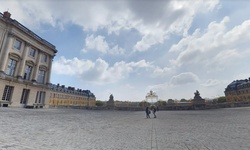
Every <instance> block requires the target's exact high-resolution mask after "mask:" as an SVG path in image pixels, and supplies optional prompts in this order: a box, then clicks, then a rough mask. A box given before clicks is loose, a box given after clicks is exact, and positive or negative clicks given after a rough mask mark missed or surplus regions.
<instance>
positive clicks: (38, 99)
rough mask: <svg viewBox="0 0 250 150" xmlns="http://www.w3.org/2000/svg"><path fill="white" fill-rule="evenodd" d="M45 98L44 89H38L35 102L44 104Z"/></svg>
mask: <svg viewBox="0 0 250 150" xmlns="http://www.w3.org/2000/svg"><path fill="white" fill-rule="evenodd" d="M44 100H45V92H43V91H37V93H36V101H35V103H37V104H44Z"/></svg>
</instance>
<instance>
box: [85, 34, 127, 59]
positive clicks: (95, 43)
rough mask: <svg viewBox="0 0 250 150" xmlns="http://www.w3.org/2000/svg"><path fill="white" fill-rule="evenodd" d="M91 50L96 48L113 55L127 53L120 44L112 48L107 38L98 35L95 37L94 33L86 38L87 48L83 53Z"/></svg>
mask: <svg viewBox="0 0 250 150" xmlns="http://www.w3.org/2000/svg"><path fill="white" fill-rule="evenodd" d="M89 50H96V51H99V52H101V53H104V54H107V53H108V54H112V55H122V54H124V53H125V50H124V49H123V48H121V47H119V46H118V45H115V46H113V47H112V48H110V46H109V44H108V43H107V41H106V40H105V37H104V36H101V35H98V36H96V37H94V35H93V34H92V35H90V36H89V35H88V36H87V37H86V39H85V48H84V49H82V52H83V53H86V52H87V51H89Z"/></svg>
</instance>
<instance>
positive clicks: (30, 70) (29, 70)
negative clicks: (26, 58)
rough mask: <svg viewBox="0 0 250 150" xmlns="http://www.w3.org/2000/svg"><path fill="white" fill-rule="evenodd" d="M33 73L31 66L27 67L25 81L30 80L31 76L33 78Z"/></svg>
mask: <svg viewBox="0 0 250 150" xmlns="http://www.w3.org/2000/svg"><path fill="white" fill-rule="evenodd" d="M31 72H32V67H31V66H29V65H26V67H25V73H24V77H23V78H24V79H25V80H30V76H31Z"/></svg>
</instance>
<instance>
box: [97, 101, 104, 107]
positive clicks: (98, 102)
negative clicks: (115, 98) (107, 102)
mask: <svg viewBox="0 0 250 150" xmlns="http://www.w3.org/2000/svg"><path fill="white" fill-rule="evenodd" d="M95 105H96V106H98V107H101V106H103V105H104V102H103V101H100V100H97V101H96V102H95Z"/></svg>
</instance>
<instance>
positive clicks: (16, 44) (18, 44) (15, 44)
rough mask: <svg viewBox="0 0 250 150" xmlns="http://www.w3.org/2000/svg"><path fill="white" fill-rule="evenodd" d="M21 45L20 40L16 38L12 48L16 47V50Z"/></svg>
mask: <svg viewBox="0 0 250 150" xmlns="http://www.w3.org/2000/svg"><path fill="white" fill-rule="evenodd" d="M21 45H22V42H21V41H20V40H18V39H16V40H15V43H14V48H15V49H17V50H20V49H21Z"/></svg>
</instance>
